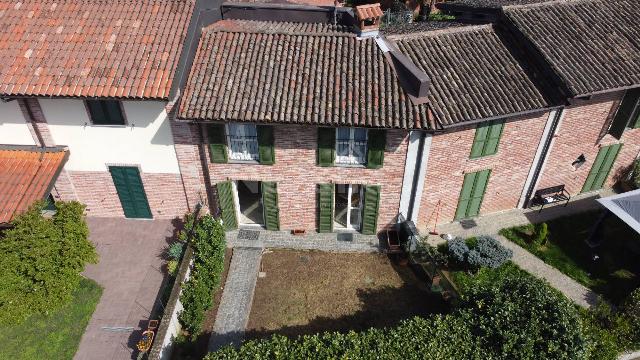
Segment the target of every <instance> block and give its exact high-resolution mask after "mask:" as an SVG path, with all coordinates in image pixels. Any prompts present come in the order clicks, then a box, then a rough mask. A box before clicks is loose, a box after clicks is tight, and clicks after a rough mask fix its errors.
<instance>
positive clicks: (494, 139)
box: [482, 121, 504, 155]
mask: <svg viewBox="0 0 640 360" xmlns="http://www.w3.org/2000/svg"><path fill="white" fill-rule="evenodd" d="M503 128H504V121H495V122H493V123H492V125H491V126H490V127H489V134H488V137H487V141H486V143H485V146H484V150H483V151H482V155H493V154H495V153H497V152H498V144H499V143H500V137H501V136H502V129H503Z"/></svg>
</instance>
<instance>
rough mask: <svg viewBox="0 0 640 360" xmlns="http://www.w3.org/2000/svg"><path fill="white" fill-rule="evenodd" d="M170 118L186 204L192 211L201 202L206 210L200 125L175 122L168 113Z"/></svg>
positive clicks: (206, 200)
mask: <svg viewBox="0 0 640 360" xmlns="http://www.w3.org/2000/svg"><path fill="white" fill-rule="evenodd" d="M170 119H171V132H172V133H173V140H174V143H175V144H174V147H175V149H176V157H177V158H178V166H179V167H180V175H181V177H182V182H183V185H184V193H185V194H186V201H187V204H188V206H189V209H190V211H193V210H194V209H195V205H196V204H197V203H198V202H202V204H203V205H204V206H203V210H206V209H208V206H207V205H208V200H209V199H208V196H207V188H206V186H205V184H206V181H205V176H204V170H203V166H202V164H203V162H202V160H201V153H200V151H201V150H200V142H201V140H200V133H199V126H200V125H196V124H188V123H184V122H176V121H175V120H174V118H173V115H170Z"/></svg>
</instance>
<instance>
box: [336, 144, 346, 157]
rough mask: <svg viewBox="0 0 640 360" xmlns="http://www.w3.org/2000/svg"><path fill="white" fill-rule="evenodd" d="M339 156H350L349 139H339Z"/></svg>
mask: <svg viewBox="0 0 640 360" xmlns="http://www.w3.org/2000/svg"><path fill="white" fill-rule="evenodd" d="M337 155H338V156H349V142H347V141H339V142H338V153H337Z"/></svg>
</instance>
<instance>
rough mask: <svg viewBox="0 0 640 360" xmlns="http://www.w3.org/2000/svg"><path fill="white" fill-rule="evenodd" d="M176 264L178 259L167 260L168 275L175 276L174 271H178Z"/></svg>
mask: <svg viewBox="0 0 640 360" xmlns="http://www.w3.org/2000/svg"><path fill="white" fill-rule="evenodd" d="M178 264H179V262H178V260H169V261H167V272H168V273H169V275H171V276H176V273H177V272H178Z"/></svg>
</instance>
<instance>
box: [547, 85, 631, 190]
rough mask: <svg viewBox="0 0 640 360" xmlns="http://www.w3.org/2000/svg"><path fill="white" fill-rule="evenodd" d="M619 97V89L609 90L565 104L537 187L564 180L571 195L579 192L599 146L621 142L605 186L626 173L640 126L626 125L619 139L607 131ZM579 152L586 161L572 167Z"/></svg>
mask: <svg viewBox="0 0 640 360" xmlns="http://www.w3.org/2000/svg"><path fill="white" fill-rule="evenodd" d="M621 99H622V93H610V94H604V95H600V96H596V97H594V98H593V99H591V100H588V101H580V100H577V103H576V104H575V105H573V106H569V107H567V108H565V110H564V117H563V118H562V122H561V123H560V126H559V128H558V131H557V132H556V136H555V138H554V140H553V142H552V145H551V149H550V151H549V154H548V155H547V161H546V163H545V167H544V168H543V171H542V176H541V177H540V181H539V183H538V186H537V188H545V187H548V186H554V185H561V184H564V185H565V187H566V189H567V191H569V193H571V194H572V195H573V194H578V193H580V191H581V190H582V186H583V185H584V182H585V180H586V179H587V175H588V174H589V171H590V170H591V166H592V165H593V162H594V160H595V159H596V156H597V155H598V151H599V149H600V147H602V146H607V145H612V144H616V143H622V144H623V145H622V148H621V149H620V153H619V154H618V158H617V159H616V162H615V164H614V165H613V168H612V169H611V172H610V173H609V177H608V178H607V181H606V182H605V186H606V187H611V186H612V185H613V184H614V183H615V182H617V181H618V180H620V178H621V177H622V176H624V175H625V174H626V173H627V171H628V167H629V166H630V165H631V163H632V162H633V160H634V159H635V158H636V156H637V155H638V152H639V151H640V129H627V131H626V132H625V133H624V135H623V136H622V138H621V139H620V140H617V139H615V138H614V137H612V136H611V135H608V134H607V133H606V132H607V129H608V127H609V123H610V122H611V120H612V119H613V116H614V115H615V112H616V110H617V108H618V106H619V103H620V100H621ZM581 154H584V156H585V158H586V160H587V161H586V163H584V164H583V165H582V166H581V167H579V168H578V169H574V166H573V165H572V163H573V162H574V161H575V160H576V159H577V158H578V157H579V156H580V155H581Z"/></svg>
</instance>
